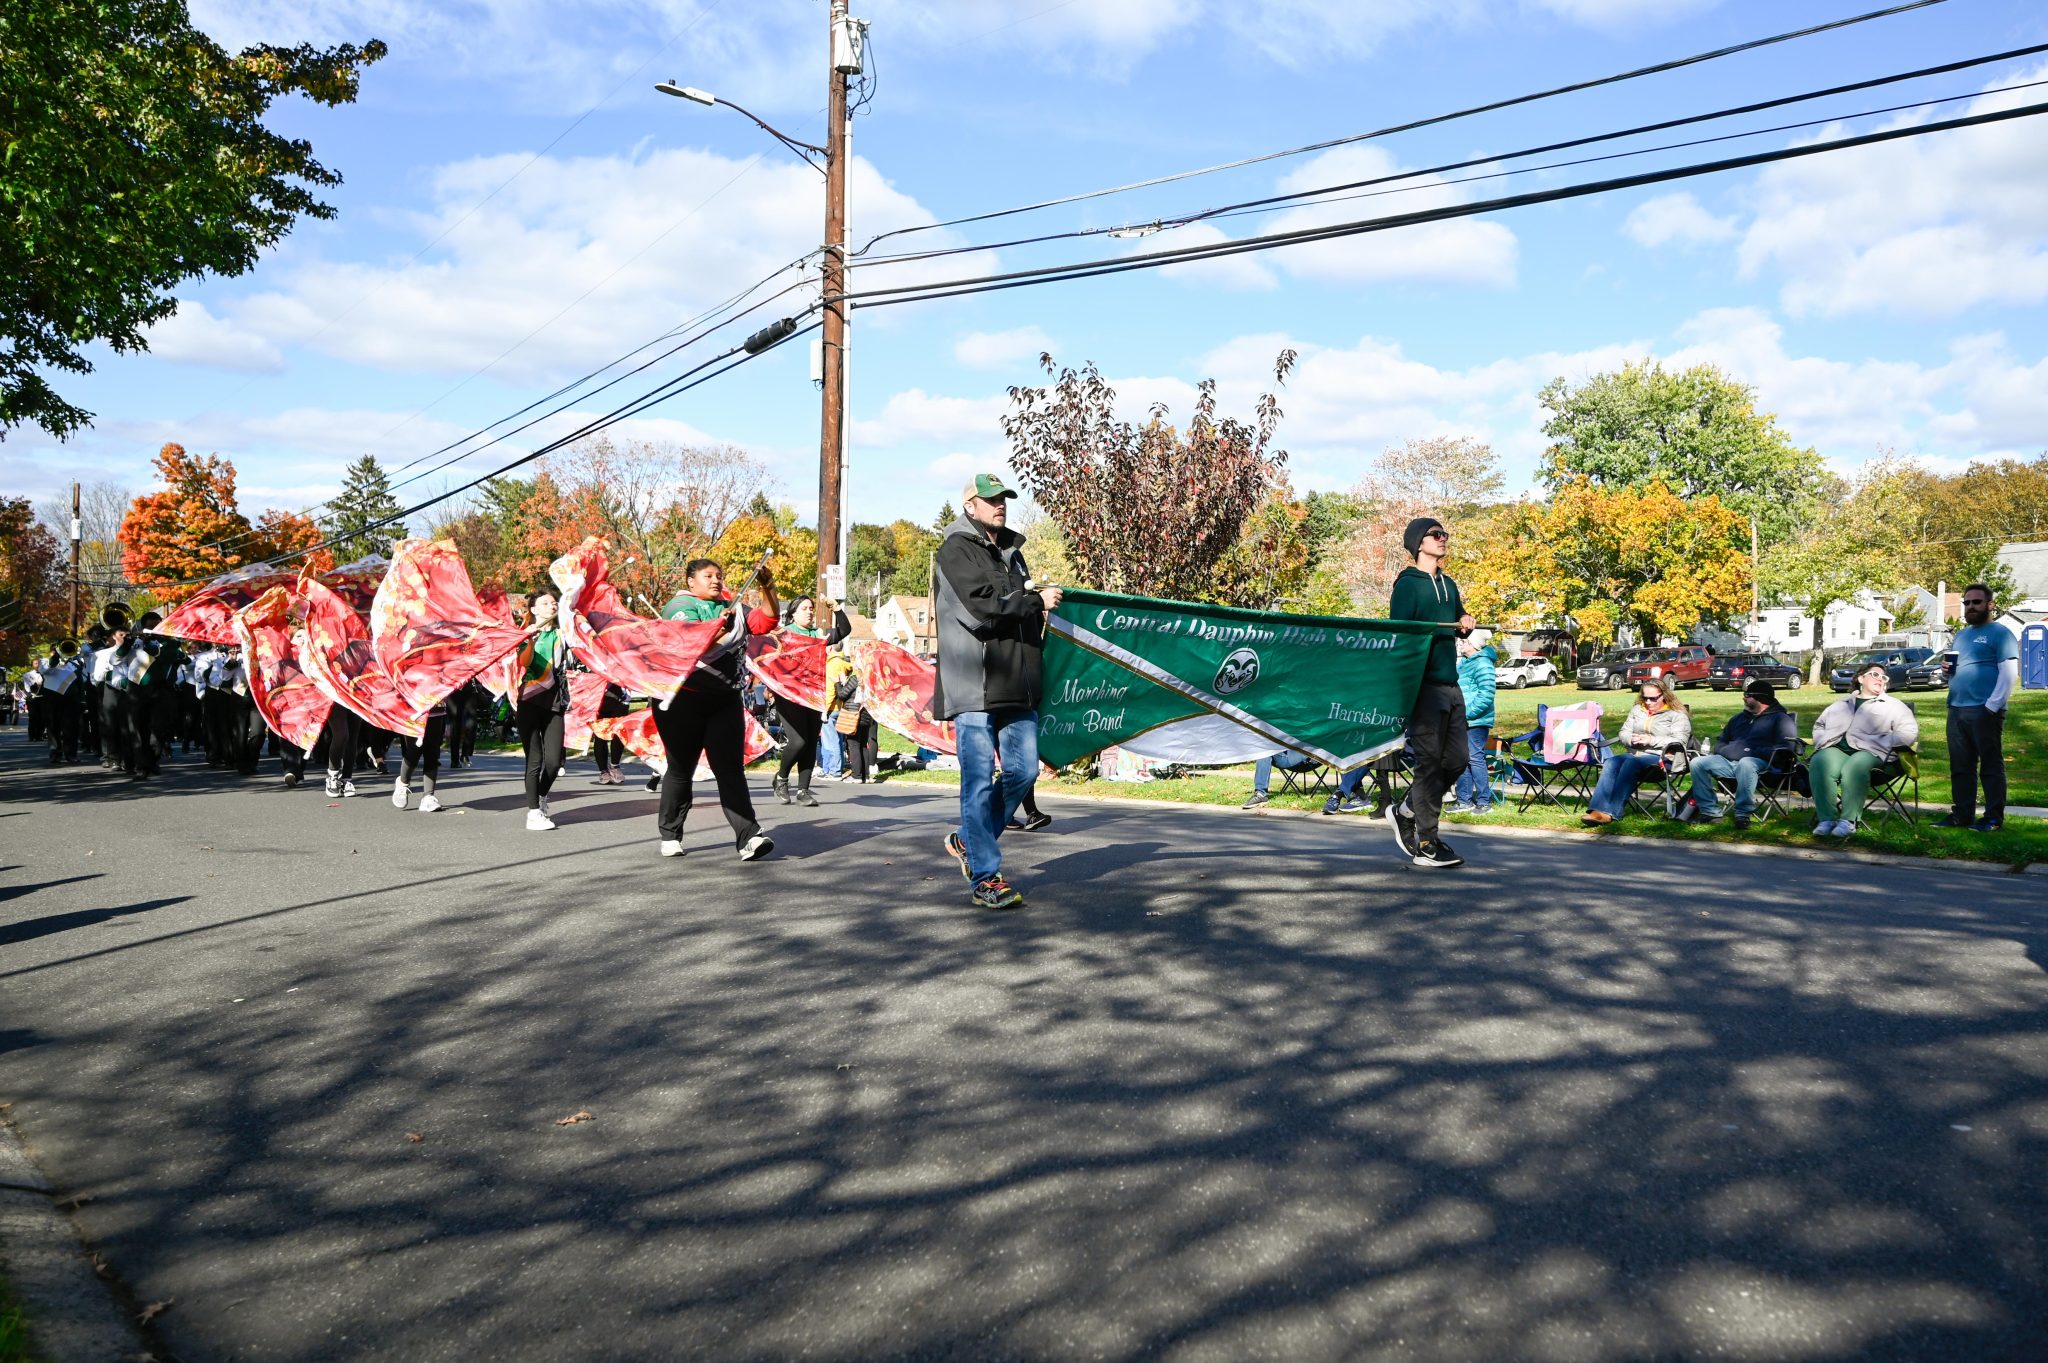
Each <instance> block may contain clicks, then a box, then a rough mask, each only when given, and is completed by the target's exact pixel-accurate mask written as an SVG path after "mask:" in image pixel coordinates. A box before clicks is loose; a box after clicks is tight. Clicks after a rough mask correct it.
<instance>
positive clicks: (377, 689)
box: [292, 581, 427, 738]
mask: <svg viewBox="0 0 2048 1363" xmlns="http://www.w3.org/2000/svg"><path fill="white" fill-rule="evenodd" d="M301 591H302V593H303V595H304V598H305V603H306V611H305V614H306V623H305V627H304V628H302V629H301V630H300V631H299V632H298V634H297V635H296V636H294V638H293V640H292V644H293V647H294V649H295V651H296V652H297V654H298V659H299V666H300V667H303V668H304V669H306V675H307V676H309V677H311V678H312V679H313V685H315V686H317V687H319V688H320V690H321V693H322V694H324V695H325V696H326V697H327V699H329V700H331V701H333V702H334V703H335V704H336V705H339V706H341V707H342V708H344V709H347V710H352V711H354V712H355V713H356V714H358V715H361V716H362V717H363V719H364V720H366V721H367V722H368V723H370V724H371V725H373V726H375V727H377V728H379V729H389V730H390V731H391V732H392V733H395V734H404V735H406V736H407V737H408V738H418V737H420V736H421V735H422V734H423V733H425V732H426V727H427V726H426V721H425V720H424V719H423V718H422V717H421V716H420V714H419V712H418V711H416V710H414V709H413V708H412V707H411V706H410V705H408V704H407V703H406V700H405V697H404V696H402V695H400V694H399V691H398V684H397V683H396V682H394V681H392V680H391V674H390V673H388V672H386V671H385V670H384V669H383V667H381V666H380V665H379V664H378V662H377V654H376V650H375V649H373V648H372V647H371V645H370V632H369V631H368V630H367V629H365V628H363V622H362V619H361V617H359V616H358V615H357V614H356V613H355V611H354V610H353V609H351V608H350V606H349V604H348V602H346V601H344V600H343V599H342V598H341V597H339V596H337V595H336V594H335V593H334V592H332V591H330V590H328V588H326V587H325V586H323V585H322V584H320V583H318V582H313V581H308V582H307V583H305V585H304V586H303V587H302V588H301Z"/></svg>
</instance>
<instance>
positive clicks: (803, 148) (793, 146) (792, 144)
mask: <svg viewBox="0 0 2048 1363" xmlns="http://www.w3.org/2000/svg"><path fill="white" fill-rule="evenodd" d="M718 102H719V103H720V104H723V105H724V106H725V107H726V108H728V109H731V110H733V111H735V112H737V113H741V114H746V116H747V117H748V118H751V119H753V120H754V123H755V124H756V125H757V126H758V127H759V128H760V129H761V130H762V131H763V132H765V133H767V134H768V135H769V136H770V137H772V138H774V139H775V140H776V141H778V142H780V143H782V145H783V146H785V147H788V148H789V149H790V150H791V151H794V152H795V153H796V154H797V155H799V156H803V158H804V160H806V161H810V159H811V158H810V157H809V156H804V153H805V152H813V153H816V154H817V155H819V156H830V155H831V153H830V152H828V151H826V150H825V149H824V148H823V147H814V146H812V145H811V144H810V143H808V142H800V141H798V140H797V139H796V138H794V137H791V136H789V135H788V134H787V133H783V132H780V131H778V130H776V129H775V128H772V127H770V126H769V125H768V123H767V122H766V121H764V120H763V119H760V118H757V117H755V116H754V115H753V114H752V113H749V112H748V111H747V110H745V109H742V108H740V106H739V105H737V104H735V103H733V102H732V101H731V100H729V99H724V98H720V99H719V100H718ZM812 164H813V165H816V164H817V163H816V162H812Z"/></svg>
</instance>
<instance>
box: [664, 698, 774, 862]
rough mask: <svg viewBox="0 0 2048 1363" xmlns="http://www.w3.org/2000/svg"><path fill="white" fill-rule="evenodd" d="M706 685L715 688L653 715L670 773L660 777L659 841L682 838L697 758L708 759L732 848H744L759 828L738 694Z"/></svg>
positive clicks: (681, 700) (688, 815) (679, 699)
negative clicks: (660, 838)
mask: <svg viewBox="0 0 2048 1363" xmlns="http://www.w3.org/2000/svg"><path fill="white" fill-rule="evenodd" d="M707 686H716V687H717V689H716V690H708V689H707V690H703V691H691V690H688V689H684V690H682V691H678V692H677V693H676V698H675V699H674V700H673V701H671V702H669V707H668V709H666V710H664V709H662V708H661V707H660V706H656V707H655V710H654V728H655V731H656V732H658V733H659V734H660V735H661V746H662V747H663V748H664V749H665V750H666V751H667V753H668V770H667V771H665V772H663V773H662V774H661V812H660V814H659V816H658V818H659V822H660V828H661V836H662V838H663V840H664V841H673V840H675V839H678V838H681V837H682V836H683V821H684V820H685V819H687V818H689V817H690V801H691V789H690V787H691V783H692V782H694V781H695V780H696V777H697V757H698V754H700V753H701V754H703V755H704V756H705V757H707V758H709V759H710V762H711V774H712V776H713V777H715V778H716V779H717V781H718V803H719V806H720V807H721V808H722V809H724V810H725V821H726V822H727V823H729V824H731V825H732V841H733V846H735V847H744V846H745V845H746V842H747V839H748V838H751V837H753V836H754V835H755V834H756V833H758V832H760V831H761V825H760V824H758V823H756V822H755V821H754V800H753V797H752V796H750V795H749V794H748V793H747V767H746V752H747V731H746V723H745V718H744V712H743V711H742V710H741V709H740V693H739V692H738V691H735V690H732V689H730V688H729V687H726V686H723V685H720V684H719V683H717V682H708V683H707Z"/></svg>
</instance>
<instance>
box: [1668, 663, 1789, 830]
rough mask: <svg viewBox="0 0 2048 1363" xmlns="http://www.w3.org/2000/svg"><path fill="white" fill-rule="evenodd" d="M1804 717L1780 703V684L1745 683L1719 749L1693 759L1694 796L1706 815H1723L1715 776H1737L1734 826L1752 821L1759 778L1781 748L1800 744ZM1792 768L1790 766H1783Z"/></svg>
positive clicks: (1718, 742)
mask: <svg viewBox="0 0 2048 1363" xmlns="http://www.w3.org/2000/svg"><path fill="white" fill-rule="evenodd" d="M1798 743H1799V721H1798V720H1796V719H1794V718H1793V717H1792V715H1791V713H1790V712H1789V711H1787V710H1786V709H1785V707H1784V706H1782V705H1780V704H1778V692H1777V688H1776V687H1774V686H1772V685H1771V684H1770V683H1769V682H1767V681H1753V682H1751V683H1750V684H1749V685H1747V686H1745V687H1743V688H1742V709H1741V710H1740V711H1738V712H1737V713H1736V714H1735V715H1733V716H1731V717H1730V718H1729V720H1728V722H1727V723H1726V724H1724V725H1722V726H1721V736H1720V737H1719V738H1717V739H1715V740H1714V750H1713V751H1712V752H1710V753H1708V754H1706V755H1705V756H1704V757H1699V758H1695V759H1694V760H1693V764H1692V798H1693V802H1694V803H1695V804H1696V805H1697V806H1698V809H1699V816H1700V817H1701V818H1702V819H1718V818H1720V817H1721V801H1720V798H1719V796H1718V795H1716V793H1715V791H1714V781H1715V778H1717V777H1718V778H1720V779H1721V780H1724V781H1730V780H1732V781H1734V782H1735V826H1736V827H1737V828H1747V827H1749V818H1750V815H1752V814H1754V813H1755V812H1756V785H1757V778H1758V777H1760V776H1762V775H1763V773H1764V769H1765V768H1766V767H1768V766H1770V764H1771V761H1772V759H1773V758H1774V757H1775V756H1776V755H1777V754H1778V753H1781V752H1788V751H1790V750H1791V749H1793V748H1795V747H1797V746H1798ZM1784 770H1785V771H1787V772H1789V771H1790V770H1791V768H1790V767H1789V766H1787V767H1786V768H1784Z"/></svg>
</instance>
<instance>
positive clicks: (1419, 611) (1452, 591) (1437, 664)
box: [1387, 567, 1465, 686]
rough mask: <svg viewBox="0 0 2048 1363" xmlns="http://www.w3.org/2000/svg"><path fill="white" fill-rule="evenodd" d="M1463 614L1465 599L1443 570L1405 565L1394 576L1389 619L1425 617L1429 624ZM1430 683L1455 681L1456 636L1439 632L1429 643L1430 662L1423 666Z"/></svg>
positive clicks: (1445, 622)
mask: <svg viewBox="0 0 2048 1363" xmlns="http://www.w3.org/2000/svg"><path fill="white" fill-rule="evenodd" d="M1464 614H1465V599H1464V598H1463V597H1461V596H1459V595H1458V584H1457V583H1455V582H1453V581H1451V579H1450V578H1449V577H1447V576H1445V575H1444V574H1442V573H1435V574H1431V573H1425V572H1423V571H1422V569H1420V568H1415V567H1408V568H1403V569H1402V570H1401V575H1400V576H1399V577H1397V578H1395V579H1394V599H1393V601H1392V602H1390V603H1389V604H1388V606H1387V618H1388V619H1389V620H1427V621H1430V622H1431V623H1432V624H1440V625H1455V624H1457V623H1458V621H1459V620H1460V619H1461V618H1463V616H1464ZM1422 680H1423V682H1424V684H1425V685H1429V686H1456V685H1457V684H1458V636H1457V635H1455V634H1452V633H1450V632H1448V631H1446V632H1445V633H1442V634H1439V635H1438V636H1437V637H1436V642H1434V643H1432V644H1431V645H1430V646H1429V662H1428V663H1427V664H1426V665H1425V666H1424V667H1423V669H1422Z"/></svg>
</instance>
